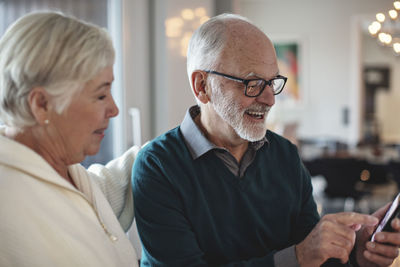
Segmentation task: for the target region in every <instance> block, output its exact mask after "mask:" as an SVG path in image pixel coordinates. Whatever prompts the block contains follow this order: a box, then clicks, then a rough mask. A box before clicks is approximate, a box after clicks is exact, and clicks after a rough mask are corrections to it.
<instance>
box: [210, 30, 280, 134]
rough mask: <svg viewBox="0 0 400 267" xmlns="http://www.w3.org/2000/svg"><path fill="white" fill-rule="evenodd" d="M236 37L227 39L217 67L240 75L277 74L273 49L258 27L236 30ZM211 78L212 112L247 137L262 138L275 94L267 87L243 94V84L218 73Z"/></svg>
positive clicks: (249, 76)
mask: <svg viewBox="0 0 400 267" xmlns="http://www.w3.org/2000/svg"><path fill="white" fill-rule="evenodd" d="M238 36H240V37H238V38H236V39H235V36H233V40H232V41H231V42H229V44H228V45H227V47H226V49H224V52H223V54H222V56H221V57H220V60H219V62H220V64H219V65H218V69H216V71H219V72H223V73H225V74H228V75H232V76H236V77H239V78H242V79H257V78H262V79H265V80H269V79H271V78H274V77H275V76H276V75H277V74H278V65H277V61H276V56H275V51H274V49H273V46H272V44H271V43H270V41H269V40H268V39H267V38H266V36H265V35H264V34H263V33H261V32H259V31H251V30H250V31H249V30H248V29H247V30H246V29H244V32H243V31H241V30H240V29H239V30H238ZM210 78H211V82H210V85H211V96H210V100H211V101H210V102H211V104H212V106H213V108H214V110H215V112H216V113H217V114H218V115H219V116H220V117H221V118H222V120H223V121H224V122H225V123H226V124H228V125H229V126H230V127H232V129H233V130H234V131H235V132H236V134H237V135H238V136H239V137H240V138H242V139H244V140H247V141H258V140H261V139H262V138H263V137H264V136H265V133H266V130H267V123H266V120H267V115H268V111H269V110H270V108H271V107H272V106H273V105H274V103H275V96H274V94H273V92H272V90H271V89H270V88H269V87H266V88H265V90H264V91H263V92H262V94H261V95H260V96H258V97H247V96H245V95H244V90H245V85H244V84H243V83H241V82H238V81H233V80H229V79H226V78H224V77H221V76H213V77H210Z"/></svg>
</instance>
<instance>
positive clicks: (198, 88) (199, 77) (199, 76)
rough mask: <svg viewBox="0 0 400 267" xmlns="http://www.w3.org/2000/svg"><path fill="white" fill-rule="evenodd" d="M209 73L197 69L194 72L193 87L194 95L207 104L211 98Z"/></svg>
mask: <svg viewBox="0 0 400 267" xmlns="http://www.w3.org/2000/svg"><path fill="white" fill-rule="evenodd" d="M206 87H207V73H206V72H204V71H201V70H196V71H194V72H193V73H192V88H193V92H194V95H195V96H196V98H197V99H199V100H200V102H201V103H203V104H207V103H208V102H209V101H210V98H209V97H208V94H207V90H206Z"/></svg>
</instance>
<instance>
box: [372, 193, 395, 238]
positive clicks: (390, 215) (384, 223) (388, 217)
mask: <svg viewBox="0 0 400 267" xmlns="http://www.w3.org/2000/svg"><path fill="white" fill-rule="evenodd" d="M399 200H400V193H399V194H397V196H396V198H395V199H394V200H393V203H392V205H390V208H389V209H388V211H387V212H386V214H385V217H383V219H382V220H381V221H380V223H379V225H378V227H377V228H376V229H375V232H374V233H373V234H372V237H371V241H372V242H374V241H375V235H376V234H377V233H379V232H382V230H388V229H391V227H390V223H391V222H392V220H393V219H394V218H395V217H397V215H398V213H399Z"/></svg>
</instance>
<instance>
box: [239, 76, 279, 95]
mask: <svg viewBox="0 0 400 267" xmlns="http://www.w3.org/2000/svg"><path fill="white" fill-rule="evenodd" d="M266 83H267V82H266V81H264V80H251V81H249V83H248V84H247V91H246V93H247V95H248V96H257V95H258V94H260V92H261V90H262V89H263V88H264V87H265V85H266ZM284 83H285V80H284V79H281V78H276V79H273V80H272V81H271V82H270V84H268V83H267V85H268V86H269V87H270V88H271V89H272V91H273V92H274V93H279V92H280V90H281V89H282V87H283V85H284Z"/></svg>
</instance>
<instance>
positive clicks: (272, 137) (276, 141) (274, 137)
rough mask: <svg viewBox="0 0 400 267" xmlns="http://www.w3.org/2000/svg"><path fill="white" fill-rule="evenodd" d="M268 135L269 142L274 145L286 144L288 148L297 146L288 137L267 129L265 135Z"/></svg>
mask: <svg viewBox="0 0 400 267" xmlns="http://www.w3.org/2000/svg"><path fill="white" fill-rule="evenodd" d="M265 136H266V137H267V140H268V143H269V145H272V146H284V147H288V148H291V149H293V148H295V147H296V146H295V145H294V144H292V142H290V141H289V140H288V139H286V138H285V137H283V136H281V135H279V134H277V133H275V132H273V131H270V130H267V133H266V135H265Z"/></svg>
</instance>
